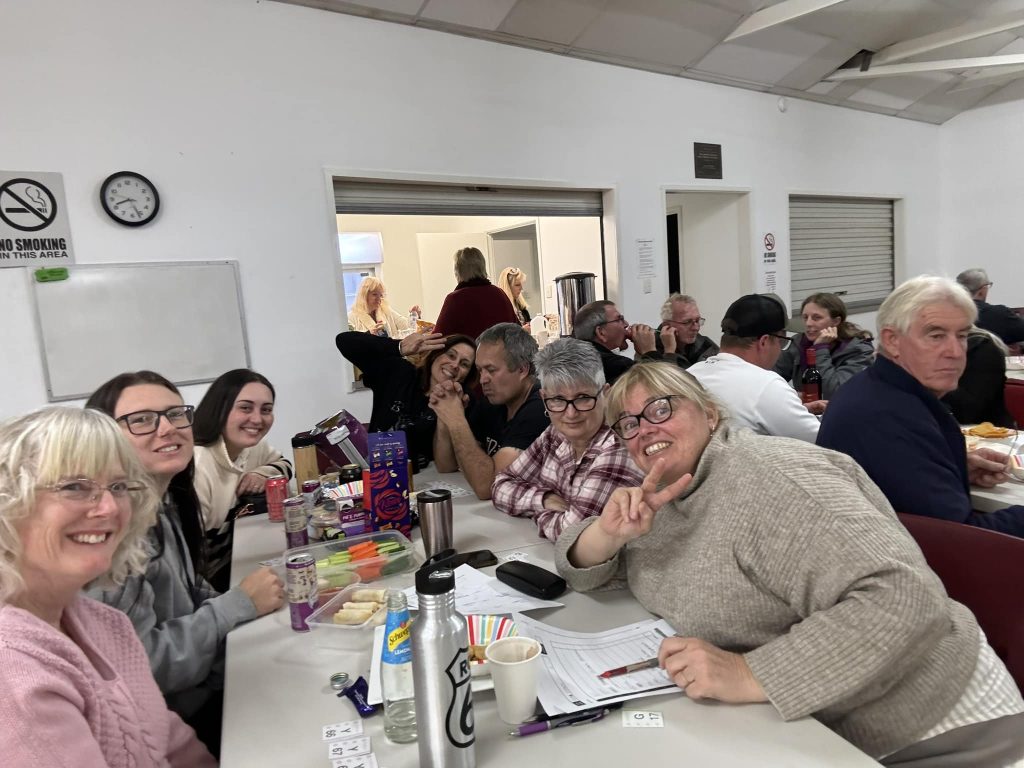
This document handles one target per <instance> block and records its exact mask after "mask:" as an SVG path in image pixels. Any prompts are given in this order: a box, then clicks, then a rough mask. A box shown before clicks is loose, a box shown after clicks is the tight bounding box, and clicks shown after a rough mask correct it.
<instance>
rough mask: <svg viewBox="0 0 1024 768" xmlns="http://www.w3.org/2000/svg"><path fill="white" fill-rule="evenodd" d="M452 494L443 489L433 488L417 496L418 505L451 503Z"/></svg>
mask: <svg viewBox="0 0 1024 768" xmlns="http://www.w3.org/2000/svg"><path fill="white" fill-rule="evenodd" d="M451 498H452V492H451V491H446V490H444V489H443V488H431V489H430V490H429V491H420V492H419V493H417V494H416V504H417V505H419V504H432V503H435V502H438V501H451Z"/></svg>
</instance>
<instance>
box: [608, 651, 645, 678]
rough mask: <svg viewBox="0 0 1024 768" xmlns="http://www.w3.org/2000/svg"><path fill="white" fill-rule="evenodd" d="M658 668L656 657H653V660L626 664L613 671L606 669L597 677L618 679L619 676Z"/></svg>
mask: <svg viewBox="0 0 1024 768" xmlns="http://www.w3.org/2000/svg"><path fill="white" fill-rule="evenodd" d="M656 666H658V657H657V656H655V657H654V658H653V659H647V660H646V661H638V662H636V663H634V664H627V665H626V666H624V667H616V668H615V669H607V670H605V671H604V672H602V673H601V674H600V675H598V677H603V678H605V679H608V678H609V677H618V676H619V675H628V674H629V673H630V672H636V671H638V670H641V669H650V668H651V667H656Z"/></svg>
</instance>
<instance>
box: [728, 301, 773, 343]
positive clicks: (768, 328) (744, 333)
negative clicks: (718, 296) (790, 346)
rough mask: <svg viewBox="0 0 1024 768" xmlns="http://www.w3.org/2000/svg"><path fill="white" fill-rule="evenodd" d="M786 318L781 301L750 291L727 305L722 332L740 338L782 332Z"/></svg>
mask: <svg viewBox="0 0 1024 768" xmlns="http://www.w3.org/2000/svg"><path fill="white" fill-rule="evenodd" d="M786 319H787V318H786V310H785V309H784V308H783V306H782V302H781V301H779V300H778V299H775V298H772V297H771V296H765V295H764V294H761V293H751V294H749V295H747V296H741V297H740V298H738V299H736V301H734V302H733V303H732V304H730V305H729V308H728V309H727V310H726V311H725V317H723V318H722V333H725V334H728V335H730V336H738V337H740V338H759V337H761V336H764V335H765V334H777V333H782V332H784V331H785V328H786Z"/></svg>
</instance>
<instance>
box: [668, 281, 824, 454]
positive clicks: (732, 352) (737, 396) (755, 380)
mask: <svg viewBox="0 0 1024 768" xmlns="http://www.w3.org/2000/svg"><path fill="white" fill-rule="evenodd" d="M785 330H786V310H785V309H784V307H783V305H782V304H781V302H779V301H778V300H777V299H775V298H773V297H771V296H765V295H762V294H750V295H748V296H743V297H741V298H739V299H737V300H736V301H734V302H733V303H732V304H730V305H729V308H728V309H727V310H726V311H725V317H723V318H722V350H721V351H720V352H719V353H718V354H717V355H712V356H711V357H709V358H707V359H706V360H702V361H701V362H699V363H694V364H693V365H691V366H690V367H689V368H687V369H686V371H687V373H689V374H690V375H692V376H694V377H696V378H697V379H698V380H699V381H700V383H701V384H703V385H704V388H705V389H707V390H708V391H709V392H711V394H713V395H714V396H715V397H716V398H718V400H719V401H721V402H722V403H723V404H724V405H725V407H726V408H728V409H729V416H730V417H731V419H732V423H733V426H734V427H741V426H742V427H746V428H747V429H751V430H753V431H754V432H757V433H758V434H761V435H775V436H776V437H793V438H796V439H797V440H804V441H806V442H808V443H813V442H814V438H815V436H816V435H817V434H818V420H817V419H816V418H815V417H814V416H813V415H812V414H811V412H810V411H809V410H808V409H807V408H806V407H804V404H803V403H801V402H800V396H799V395H798V394H797V393H796V391H795V390H794V389H793V388H792V387H791V386H789V385H788V384H787V383H786V382H785V381H784V380H783V378H782V377H781V376H779V374H777V373H775V372H774V371H773V370H772V366H773V365H775V361H776V360H778V357H779V353H780V352H782V351H784V350H785V349H787V348H788V347H789V345H790V344H791V343H792V340H791V339H790V338H789V337H788V336H787V335H786V333H785Z"/></svg>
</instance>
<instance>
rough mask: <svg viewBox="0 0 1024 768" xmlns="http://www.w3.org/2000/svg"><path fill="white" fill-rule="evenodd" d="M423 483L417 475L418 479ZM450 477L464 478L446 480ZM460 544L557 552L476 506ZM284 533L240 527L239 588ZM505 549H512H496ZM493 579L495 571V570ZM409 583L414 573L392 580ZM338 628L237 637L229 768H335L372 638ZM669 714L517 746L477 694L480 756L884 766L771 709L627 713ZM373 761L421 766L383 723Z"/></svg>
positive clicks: (808, 722)
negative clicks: (352, 683)
mask: <svg viewBox="0 0 1024 768" xmlns="http://www.w3.org/2000/svg"><path fill="white" fill-rule="evenodd" d="M421 477H424V475H423V474H421V475H417V479H419V478H421ZM443 477H444V478H446V479H450V478H452V477H455V478H458V479H457V480H455V482H458V483H459V484H464V481H463V480H462V479H461V476H458V475H455V476H451V475H445V476H443ZM455 506H456V510H455V531H456V544H457V545H458V547H459V548H460V549H462V550H468V549H477V548H481V547H488V548H490V549H493V550H494V551H495V553H496V554H498V555H499V557H502V556H507V555H508V554H510V553H511V552H520V553H523V554H525V555H526V556H527V558H528V559H529V560H531V561H532V562H535V563H537V564H539V565H544V566H546V567H548V568H551V567H553V566H552V555H553V548H552V546H551V544H549V543H548V542H546V541H539V540H538V539H537V537H536V528H535V526H534V525H533V523H532V521H529V520H514V519H507V518H505V517H504V516H503V515H500V514H499V513H498V512H497V511H495V510H494V509H493V508H491V507H490V505H489V503H487V502H479V501H477V500H476V499H475V498H474V499H472V500H469V499H457V500H456V504H455ZM283 539H284V533H283V531H282V530H281V529H280V528H279V526H277V525H273V526H272V525H271V524H270V523H267V522H266V521H265V519H263V520H257V519H249V520H242V521H239V524H238V525H237V526H236V530H235V543H234V560H233V562H232V580H233V581H234V582H237V581H238V580H239V579H241V578H242V577H243V576H244V575H245V574H246V573H248V572H249V570H251V567H252V566H253V565H255V564H256V563H257V562H258V561H259V560H263V559H266V558H267V557H271V556H275V555H277V554H280V549H279V547H280V546H281V542H283ZM497 541H504V542H506V544H505V546H504V547H502V546H499V545H496V544H495V542H497ZM488 572H490V571H488ZM392 578H393V579H394V580H396V581H397V582H399V583H402V584H411V583H412V574H411V573H408V574H403V575H402V576H401V577H397V576H396V577H392ZM560 599H561V600H562V601H563V602H565V607H564V608H559V609H552V610H545V611H534V612H531V614H530V615H531V616H534V617H536V618H538V619H540V620H542V621H545V622H548V623H551V624H554V625H557V626H562V627H567V628H573V629H579V630H584V631H597V630H601V629H609V628H611V627H615V626H619V625H622V624H626V623H629V622H632V621H637V620H640V619H645V618H650V614H648V613H647V612H646V611H645V610H644V609H643V608H642V607H641V606H640V604H639V603H638V602H637V601H636V600H635V599H634V598H633V597H632V595H631V594H629V592H627V591H625V590H619V591H612V592H598V593H590V594H579V593H574V592H570V593H567V594H566V595H564V596H563V597H562V598H560ZM338 634H339V633H338V632H330V631H329V630H314V631H311V632H307V633H298V632H293V631H292V630H291V627H290V624H289V620H288V612H287V611H286V610H281V611H278V612H276V613H275V614H272V615H270V616H265V617H263V618H262V619H258V620H256V621H253V622H251V623H249V624H247V625H244V626H242V627H239V628H237V629H235V630H234V631H233V632H231V633H230V634H229V635H228V638H227V672H226V674H227V677H226V690H225V697H224V728H223V736H222V742H221V766H223V768H260V767H261V766H267V767H268V768H279V767H280V766H323V767H324V768H326V766H329V765H330V761H329V760H328V759H327V745H326V744H325V743H324V742H322V741H321V739H320V737H321V728H322V726H324V725H327V724H329V723H334V722H340V721H344V720H352V719H356V718H357V715H356V712H355V710H354V708H353V707H352V705H351V704H350V703H349V701H348V700H347V699H344V698H342V699H339V698H337V697H336V696H335V694H334V692H333V691H332V690H331V689H330V686H329V683H328V678H329V677H330V675H331V674H332V673H334V672H341V671H344V672H348V673H349V674H351V675H363V676H364V677H366V676H368V671H369V657H370V647H369V643H370V639H369V636H368V635H367V636H366V637H365V640H364V641H363V646H362V647H339V646H340V645H343V644H344V645H348V643H340V642H339V641H338ZM629 706H632V708H634V709H636V708H639V709H650V710H657V711H660V712H661V713H662V715H663V717H664V718H665V722H666V726H665V727H664V728H660V729H647V728H623V727H622V724H621V723H622V720H621V715H620V714H619V713H618V712H616V713H613V714H612V715H610V716H609V717H608V718H606V719H605V720H603V721H601V722H598V723H594V724H591V725H587V726H583V727H580V728H566V729H561V730H558V731H553V732H550V733H544V734H539V735H535V736H530V737H526V738H522V739H512V738H509V737H508V736H507V735H506V734H507V730H508V726H507V725H505V724H504V723H502V722H501V721H500V720H499V719H498V717H497V708H496V706H495V702H494V695H493V694H492V693H490V692H485V693H481V694H477V695H475V696H474V713H475V720H476V738H477V742H476V760H477V765H479V766H481V767H483V766H521V765H536V766H548V765H558V766H560V768H571V767H572V766H595V765H601V766H604V765H629V764H632V763H636V762H637V761H638V760H639V761H641V763H642V764H644V765H655V766H658V765H679V764H684V763H685V764H686V765H693V766H702V767H705V768H713V767H714V766H723V768H725V767H727V768H736V767H737V766H744V765H751V766H754V765H756V766H789V767H792V768H796V767H798V766H808V768H810V767H811V766H813V767H814V768H818V767H819V766H825V765H827V766H837V767H842V768H847V767H848V768H858V767H860V766H870V765H877V763H875V762H874V761H873V760H871V759H870V758H869V757H867V756H866V755H864V754H863V753H862V752H860V751H859V750H857V749H856V748H855V747H853V746H852V745H850V744H849V743H847V742H846V741H844V740H843V739H841V738H840V737H839V736H837V735H835V734H834V733H832V732H831V731H829V730H828V729H827V728H825V727H824V726H823V725H821V724H820V723H818V722H817V721H816V720H813V719H811V718H804V719H802V720H798V721H796V722H791V723H785V722H783V721H782V720H781V719H780V718H779V716H778V714H777V713H776V711H775V710H774V709H773V708H772V707H771V706H770V705H767V704H758V705H747V706H729V705H723V704H717V703H695V702H692V701H690V700H689V699H687V698H686V697H685V696H683V695H681V694H670V695H664V696H659V697H655V698H650V699H642V700H638V701H636V702H633V703H632V704H627V707H629ZM363 724H364V726H365V729H366V733H367V734H368V735H369V736H370V737H371V739H372V745H373V750H374V753H375V755H376V757H377V760H378V762H379V764H380V765H381V766H382V767H383V768H401V767H403V766H416V765H418V764H419V759H418V752H417V749H416V745H415V744H410V745H396V744H392V743H390V742H389V741H387V740H386V739H385V738H384V732H383V718H382V716H381V715H375V716H373V717H371V718H368V719H366V720H364V721H363Z"/></svg>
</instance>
